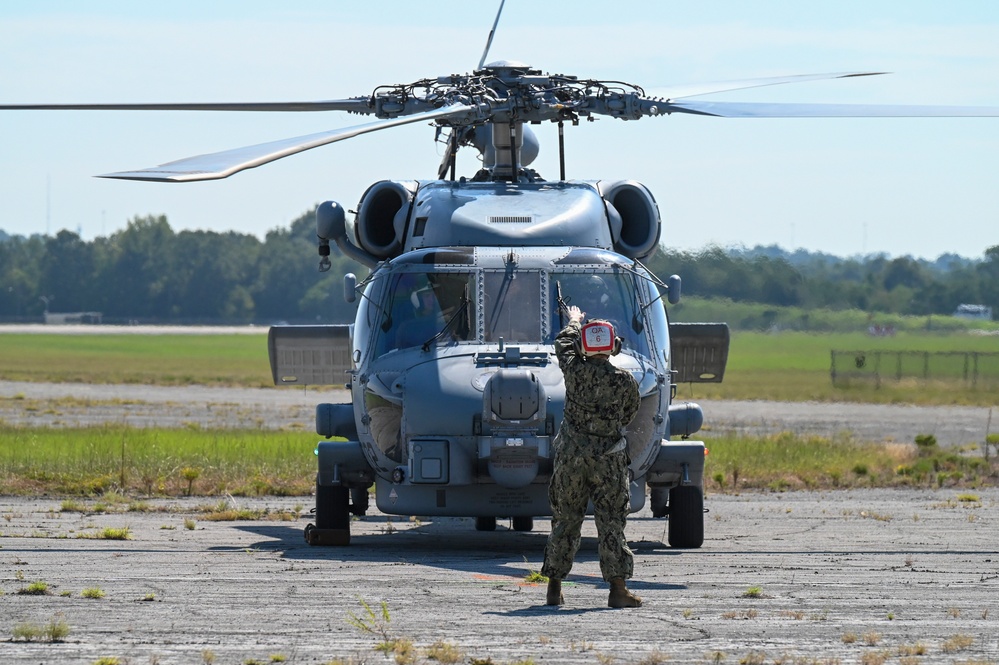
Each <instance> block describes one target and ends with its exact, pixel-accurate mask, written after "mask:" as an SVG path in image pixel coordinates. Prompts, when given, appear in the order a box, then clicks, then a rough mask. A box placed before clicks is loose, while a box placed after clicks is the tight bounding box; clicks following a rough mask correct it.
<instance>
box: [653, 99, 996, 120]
mask: <svg viewBox="0 0 999 665" xmlns="http://www.w3.org/2000/svg"><path fill="white" fill-rule="evenodd" d="M661 112H663V113H692V114H695V115H710V116H716V117H720V118H990V117H997V116H999V107H997V106H907V105H900V104H780V103H775V104H768V103H765V102H756V103H754V102H701V101H679V102H669V103H667V105H666V108H665V109H664V110H662V111H661Z"/></svg>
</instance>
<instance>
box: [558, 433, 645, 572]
mask: <svg viewBox="0 0 999 665" xmlns="http://www.w3.org/2000/svg"><path fill="white" fill-rule="evenodd" d="M588 438H589V437H586V436H573V437H567V436H565V430H564V429H563V430H560V431H559V434H558V437H557V440H556V442H555V450H556V452H555V468H554V471H553V473H552V480H551V484H550V485H549V487H548V498H549V500H550V501H551V505H552V531H551V534H550V535H549V536H548V545H547V546H546V547H545V563H544V566H542V568H541V574H542V575H546V576H547V577H549V578H555V579H565V577H566V576H567V575H568V574H569V571H570V570H571V569H572V560H573V558H574V557H575V556H576V551H577V550H578V549H579V543H580V530H581V529H582V525H583V518H584V516H585V514H586V506H587V503H588V502H589V501H591V500H592V501H593V517H594V521H595V522H596V526H597V537H598V545H597V551H598V553H599V555H600V572H601V574H602V575H603V578H604V579H605V580H611V579H613V578H615V577H623V578H625V579H628V578H630V577H631V575H632V571H633V570H634V557H633V555H632V552H631V549H630V548H629V547H628V541H627V540H626V539H625V537H624V525H625V521H626V519H627V515H628V509H629V505H630V502H631V498H630V496H629V483H628V455H627V453H626V452H625V451H620V452H615V453H602V452H595V451H600V450H603V449H604V448H606V440H605V439H600V440H599V441H588V440H587V439H588ZM588 443H589V444H590V445H587V444H588Z"/></svg>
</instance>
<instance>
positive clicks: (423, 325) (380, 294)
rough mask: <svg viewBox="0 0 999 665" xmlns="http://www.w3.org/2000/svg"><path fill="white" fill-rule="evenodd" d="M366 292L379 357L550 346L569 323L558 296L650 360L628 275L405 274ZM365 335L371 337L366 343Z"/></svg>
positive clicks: (541, 272)
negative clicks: (606, 324) (424, 350)
mask: <svg viewBox="0 0 999 665" xmlns="http://www.w3.org/2000/svg"><path fill="white" fill-rule="evenodd" d="M371 286H372V288H370V289H369V290H368V291H367V292H366V293H367V296H368V297H366V298H365V301H366V302H364V303H362V307H363V309H364V310H365V314H364V315H363V316H362V317H360V318H359V321H360V320H363V321H364V322H365V324H366V325H365V326H364V327H366V328H367V331H365V330H364V329H360V330H355V335H358V334H360V336H361V338H362V339H365V338H367V339H372V341H373V342H374V344H373V348H374V352H375V354H376V355H377V356H380V355H383V354H385V353H389V352H390V351H394V350H396V349H407V348H414V347H422V346H430V345H437V344H449V343H452V342H466V341H467V342H474V341H480V342H486V343H498V342H499V341H500V339H502V340H503V341H504V343H519V344H551V343H552V342H553V341H554V339H555V335H556V334H558V331H559V330H561V329H562V327H563V326H564V324H565V321H564V319H563V318H561V317H560V316H559V311H558V305H557V300H558V290H559V287H560V288H561V293H562V297H563V299H564V300H565V301H566V303H567V304H569V305H576V306H578V307H579V308H580V309H582V310H583V311H584V312H585V313H586V317H587V318H591V319H594V318H600V319H607V320H608V321H610V322H611V323H613V324H614V328H615V331H616V333H617V334H618V335H619V336H620V337H621V338H622V340H623V348H624V350H625V351H632V352H634V353H637V354H641V355H644V356H650V355H651V354H650V353H649V341H648V340H649V337H648V331H647V330H646V329H645V328H646V325H645V317H644V316H643V313H642V302H641V296H640V295H639V293H642V294H645V293H646V291H645V290H638V289H637V286H636V278H635V276H634V275H632V274H631V273H630V272H629V271H624V270H615V269H605V270H602V271H599V272H595V271H594V270H593V269H592V268H578V269H568V270H563V271H558V272H548V271H546V270H538V269H533V270H531V269H490V268H484V269H479V270H473V271H452V270H447V271H441V270H437V271H412V272H410V271H405V272H396V273H394V274H389V275H387V276H386V277H385V278H384V279H383V280H379V281H378V282H376V283H373V284H372V285H371ZM368 332H370V333H373V338H371V337H367V334H368Z"/></svg>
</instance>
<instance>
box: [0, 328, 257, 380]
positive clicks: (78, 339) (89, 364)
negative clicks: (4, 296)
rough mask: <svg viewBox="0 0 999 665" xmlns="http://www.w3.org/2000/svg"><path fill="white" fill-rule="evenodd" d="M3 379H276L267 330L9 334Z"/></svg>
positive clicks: (1, 357) (1, 360)
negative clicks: (254, 332) (245, 332)
mask: <svg viewBox="0 0 999 665" xmlns="http://www.w3.org/2000/svg"><path fill="white" fill-rule="evenodd" d="M0 380H7V381H52V382H60V383H148V384H156V385H190V384H198V385H245V386H264V385H268V386H269V385H273V381H272V380H271V373H270V366H269V363H268V360H267V336H266V335H265V334H260V335H55V334H52V335H48V334H41V335H22V334H3V335H0Z"/></svg>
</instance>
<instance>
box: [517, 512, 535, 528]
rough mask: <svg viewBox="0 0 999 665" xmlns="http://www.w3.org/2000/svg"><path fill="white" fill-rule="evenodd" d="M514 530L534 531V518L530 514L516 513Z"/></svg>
mask: <svg viewBox="0 0 999 665" xmlns="http://www.w3.org/2000/svg"><path fill="white" fill-rule="evenodd" d="M513 530H514V531H533V530H534V518H533V517H531V516H530V515H516V516H514V518H513Z"/></svg>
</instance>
